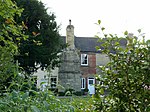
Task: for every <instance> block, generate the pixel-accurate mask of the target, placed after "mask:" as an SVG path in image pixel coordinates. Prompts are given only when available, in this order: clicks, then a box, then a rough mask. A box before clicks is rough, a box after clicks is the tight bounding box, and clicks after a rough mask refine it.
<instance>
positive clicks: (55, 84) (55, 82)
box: [50, 77, 57, 88]
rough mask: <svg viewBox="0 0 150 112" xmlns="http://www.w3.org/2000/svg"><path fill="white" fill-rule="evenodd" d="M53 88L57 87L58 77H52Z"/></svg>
mask: <svg viewBox="0 0 150 112" xmlns="http://www.w3.org/2000/svg"><path fill="white" fill-rule="evenodd" d="M50 83H51V88H56V86H57V77H51V78H50Z"/></svg>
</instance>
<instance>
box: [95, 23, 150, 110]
mask: <svg viewBox="0 0 150 112" xmlns="http://www.w3.org/2000/svg"><path fill="white" fill-rule="evenodd" d="M99 24H100V21H99ZM103 30H104V28H102V31H103ZM138 32H139V36H134V35H131V34H129V33H128V32H127V31H126V32H125V33H124V38H119V37H118V36H117V35H112V34H105V33H104V32H103V34H104V37H105V39H103V38H99V42H101V43H103V44H102V46H100V47H99V46H98V47H97V49H98V50H100V51H101V52H102V53H104V54H107V55H108V56H109V58H110V62H109V63H108V64H106V65H105V66H99V69H100V70H101V75H97V77H96V78H97V80H98V81H100V82H102V83H101V84H98V85H97V86H96V88H97V94H96V101H97V102H96V103H95V105H96V106H97V110H99V111H102V112H103V111H105V112H149V111H150V97H149V95H150V90H148V89H146V87H149V86H150V77H149V76H150V61H149V60H150V40H148V41H145V40H144V36H143V34H142V33H141V30H138ZM140 36H142V38H143V40H142V41H140V40H138V37H140ZM122 40H125V41H126V42H127V44H126V46H121V41H122ZM105 90H108V91H109V93H108V95H107V96H104V97H101V95H103V94H104V91H105Z"/></svg>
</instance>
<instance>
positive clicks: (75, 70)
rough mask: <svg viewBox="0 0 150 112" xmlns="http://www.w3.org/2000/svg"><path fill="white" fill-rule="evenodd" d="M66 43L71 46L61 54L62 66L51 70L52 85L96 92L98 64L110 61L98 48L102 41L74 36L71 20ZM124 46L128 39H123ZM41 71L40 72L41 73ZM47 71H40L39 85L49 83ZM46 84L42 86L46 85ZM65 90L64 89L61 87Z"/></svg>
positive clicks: (65, 39)
mask: <svg viewBox="0 0 150 112" xmlns="http://www.w3.org/2000/svg"><path fill="white" fill-rule="evenodd" d="M62 40H63V42H64V43H67V44H68V45H69V46H68V47H67V48H66V49H64V51H63V53H62V54H61V61H62V63H61V66H60V67H59V68H56V69H55V70H53V71H52V72H51V75H50V76H51V77H50V78H49V80H50V82H51V87H52V88H53V87H54V88H56V87H58V85H61V86H62V87H64V88H65V89H68V88H71V89H74V90H75V91H81V90H84V89H88V90H89V93H90V94H95V87H94V84H95V83H96V80H95V74H96V73H98V69H97V66H103V65H105V64H106V63H108V62H109V58H108V57H107V55H105V54H101V53H100V52H99V51H97V50H96V48H95V47H96V46H99V45H100V43H98V42H97V40H98V39H97V38H94V37H76V36H74V26H73V25H71V20H70V21H69V25H68V26H67V28H66V36H63V37H62ZM121 45H122V46H125V45H126V41H122V43H121ZM39 73H40V74H39ZM46 74H48V73H47V72H42V71H38V72H37V73H36V74H35V75H36V76H37V79H38V80H37V86H38V87H40V83H41V82H46V83H45V85H47V83H48V78H46V77H47V75H46ZM45 85H44V84H43V85H42V86H45ZM59 90H60V91H63V90H62V89H59Z"/></svg>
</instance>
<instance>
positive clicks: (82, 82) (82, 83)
mask: <svg viewBox="0 0 150 112" xmlns="http://www.w3.org/2000/svg"><path fill="white" fill-rule="evenodd" d="M85 81H86V80H85V78H81V89H85V86H86V85H85V84H86V83H85Z"/></svg>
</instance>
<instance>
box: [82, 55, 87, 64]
mask: <svg viewBox="0 0 150 112" xmlns="http://www.w3.org/2000/svg"><path fill="white" fill-rule="evenodd" d="M81 65H88V55H87V54H81Z"/></svg>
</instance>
